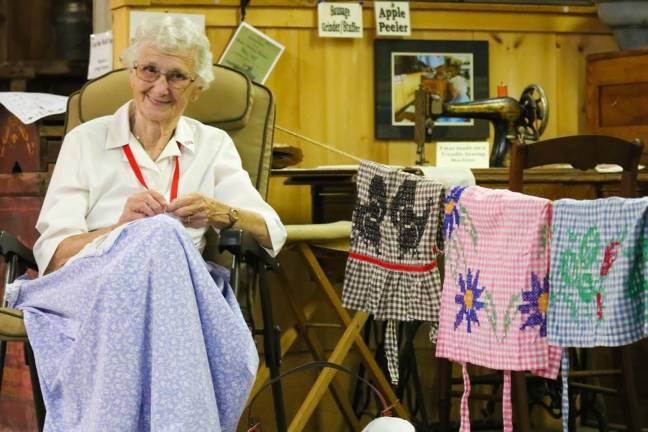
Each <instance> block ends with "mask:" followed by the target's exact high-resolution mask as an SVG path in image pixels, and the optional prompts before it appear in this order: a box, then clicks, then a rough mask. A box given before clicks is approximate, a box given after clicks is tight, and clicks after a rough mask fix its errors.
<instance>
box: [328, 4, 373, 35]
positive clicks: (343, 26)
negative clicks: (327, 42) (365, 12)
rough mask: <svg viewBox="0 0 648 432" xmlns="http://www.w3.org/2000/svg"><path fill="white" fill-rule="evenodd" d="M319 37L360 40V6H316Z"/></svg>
mask: <svg viewBox="0 0 648 432" xmlns="http://www.w3.org/2000/svg"><path fill="white" fill-rule="evenodd" d="M317 21H318V28H319V36H320V37H336V38H361V37H362V6H360V4H359V3H327V2H321V3H319V4H318V5H317Z"/></svg>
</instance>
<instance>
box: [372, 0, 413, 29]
mask: <svg viewBox="0 0 648 432" xmlns="http://www.w3.org/2000/svg"><path fill="white" fill-rule="evenodd" d="M374 12H375V15H376V34H377V35H378V36H410V35H411V34H412V26H411V24H410V9H409V3H408V2H404V1H376V2H374Z"/></svg>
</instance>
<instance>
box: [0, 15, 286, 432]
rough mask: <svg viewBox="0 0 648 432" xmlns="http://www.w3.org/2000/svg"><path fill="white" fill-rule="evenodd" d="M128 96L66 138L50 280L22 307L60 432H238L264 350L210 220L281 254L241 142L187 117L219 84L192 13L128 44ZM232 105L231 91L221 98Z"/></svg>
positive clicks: (29, 289)
mask: <svg viewBox="0 0 648 432" xmlns="http://www.w3.org/2000/svg"><path fill="white" fill-rule="evenodd" d="M123 61H124V63H125V65H126V66H127V67H128V68H129V69H130V76H129V82H130V86H131V88H132V91H133V99H132V100H131V101H129V102H128V103H126V104H125V105H123V106H122V107H121V108H119V109H118V110H117V112H116V113H115V114H114V115H112V116H107V117H102V118H98V119H96V120H92V121H89V122H87V123H84V124H82V125H80V126H78V127H77V128H75V129H74V130H72V131H70V132H69V133H68V134H67V136H66V137H65V141H64V143H63V146H62V148H61V152H60V155H59V159H58V162H57V164H56V168H55V170H54V173H53V176H52V179H51V183H50V186H49V189H48V191H47V195H46V197H45V202H44V204H43V208H42V211H41V214H40V216H39V219H38V223H37V229H38V230H39V232H40V233H41V236H40V238H39V239H38V241H37V243H36V245H35V247H34V254H35V256H36V260H37V263H38V267H39V271H40V274H41V275H42V277H39V278H38V279H35V280H31V281H27V280H20V281H18V282H16V283H15V284H13V285H12V286H10V287H9V289H8V295H9V299H10V302H11V303H12V304H13V305H14V306H15V307H18V308H20V309H22V310H23V311H24V314H25V325H26V327H27V331H28V334H29V337H30V340H31V342H32V346H33V348H34V353H35V355H36V362H37V364H38V370H39V375H40V378H41V387H42V390H43V395H44V399H45V405H46V408H47V417H46V421H45V429H46V430H49V431H66V432H68V431H84V432H85V431H136V430H137V431H148V430H164V431H208V430H209V431H219V430H223V431H234V430H235V428H236V424H237V422H238V418H239V416H240V413H241V411H242V409H243V406H244V404H245V401H246V398H247V396H248V392H249V391H250V389H251V385H252V382H253V379H254V376H255V373H256V367H257V364H258V356H257V353H256V350H255V346H254V342H253V340H252V337H251V335H250V332H249V330H248V328H247V326H246V324H245V321H244V320H243V318H242V316H241V313H240V310H239V309H238V305H237V304H236V300H235V299H234V297H233V295H232V293H231V290H230V287H229V285H228V283H227V272H226V271H225V270H224V269H222V268H219V267H216V266H214V265H209V264H206V263H205V262H204V261H203V260H202V258H201V256H200V250H201V249H202V247H203V246H204V235H205V232H206V230H207V229H209V228H210V227H213V228H215V229H223V228H229V227H232V226H234V227H236V228H242V229H245V230H247V231H249V232H251V233H252V234H253V235H254V236H255V237H256V239H257V240H258V241H259V242H260V243H261V244H262V245H263V246H264V247H266V248H267V249H268V250H269V251H270V252H271V253H273V254H276V253H277V252H278V250H279V249H280V248H281V246H282V244H283V242H284V240H285V230H284V228H283V225H282V224H281V221H280V220H279V217H278V216H277V214H276V213H275V212H274V211H273V210H272V208H271V207H270V206H268V205H267V204H266V203H265V202H264V201H263V199H262V198H261V197H260V195H259V194H258V193H257V191H256V190H255V189H254V187H253V185H252V183H251V181H250V179H249V176H248V175H247V173H246V172H245V171H244V170H243V169H242V167H241V161H240V158H239V156H238V154H237V152H236V149H235V147H234V144H233V142H232V140H231V139H230V137H229V136H228V135H227V134H226V133H225V132H223V131H221V130H219V129H216V128H213V127H208V126H205V125H203V124H201V123H199V122H197V121H195V120H192V119H189V118H186V117H183V116H182V114H183V112H184V110H185V109H186V107H187V105H188V104H189V102H191V101H192V100H195V99H196V98H198V97H199V96H200V92H201V91H202V90H204V89H205V88H207V86H208V85H209V83H210V81H211V80H212V79H213V73H212V56H211V53H210V49H209V42H208V40H207V38H206V37H205V35H204V33H203V32H202V30H201V29H199V28H197V27H196V26H195V25H194V24H192V22H191V21H190V20H188V19H186V18H173V17H165V18H162V19H158V20H149V21H146V22H145V23H143V24H142V25H141V26H140V27H139V28H138V30H137V33H136V37H135V40H134V42H133V44H132V45H131V46H130V47H129V48H128V49H127V50H126V51H125V52H124V54H123ZM221 103H227V101H221Z"/></svg>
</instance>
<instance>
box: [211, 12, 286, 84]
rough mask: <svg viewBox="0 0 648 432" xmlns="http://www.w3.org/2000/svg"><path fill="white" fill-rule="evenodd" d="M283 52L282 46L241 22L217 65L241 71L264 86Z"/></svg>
mask: <svg viewBox="0 0 648 432" xmlns="http://www.w3.org/2000/svg"><path fill="white" fill-rule="evenodd" d="M283 51H284V46H283V45H282V44H280V43H279V42H277V41H275V40H274V39H272V38H271V37H269V36H268V35H265V34H263V33H262V32H260V31H259V30H258V29H256V28H254V27H252V26H251V25H249V24H247V23H245V22H242V23H241V24H240V25H239V27H238V28H237V29H236V33H234V36H233V37H232V39H231V40H230V42H229V44H227V47H226V48H225V51H224V52H223V55H222V56H221V58H220V60H219V61H218V63H219V64H222V65H225V66H229V67H231V68H234V69H236V70H238V71H241V72H243V73H245V74H246V75H247V76H248V77H250V79H251V80H253V81H257V82H259V83H261V84H264V83H265V82H266V80H267V79H268V76H270V73H271V72H272V70H273V69H274V67H275V65H276V64H277V61H278V60H279V57H281V54H282V53H283Z"/></svg>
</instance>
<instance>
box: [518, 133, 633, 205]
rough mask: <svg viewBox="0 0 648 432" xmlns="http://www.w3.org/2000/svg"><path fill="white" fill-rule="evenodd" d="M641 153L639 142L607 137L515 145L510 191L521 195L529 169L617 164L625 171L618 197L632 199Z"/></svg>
mask: <svg viewBox="0 0 648 432" xmlns="http://www.w3.org/2000/svg"><path fill="white" fill-rule="evenodd" d="M642 150H643V144H642V142H641V141H640V140H635V141H626V140H624V139H621V138H616V137H611V136H605V135H574V136H567V137H560V138H554V139H550V140H545V141H537V142H533V143H529V144H520V143H514V144H513V147H512V149H511V166H510V168H509V189H510V190H512V191H515V192H522V185H523V182H524V170H525V169H527V168H533V167H537V166H542V165H549V164H555V163H569V164H571V165H572V166H573V167H574V168H578V169H581V170H586V169H593V168H594V167H595V166H596V165H598V164H616V165H620V166H621V167H622V168H623V172H622V174H621V187H620V193H619V195H620V196H623V197H627V198H630V197H633V196H635V195H636V194H637V170H638V166H639V158H640V157H641V152H642Z"/></svg>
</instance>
